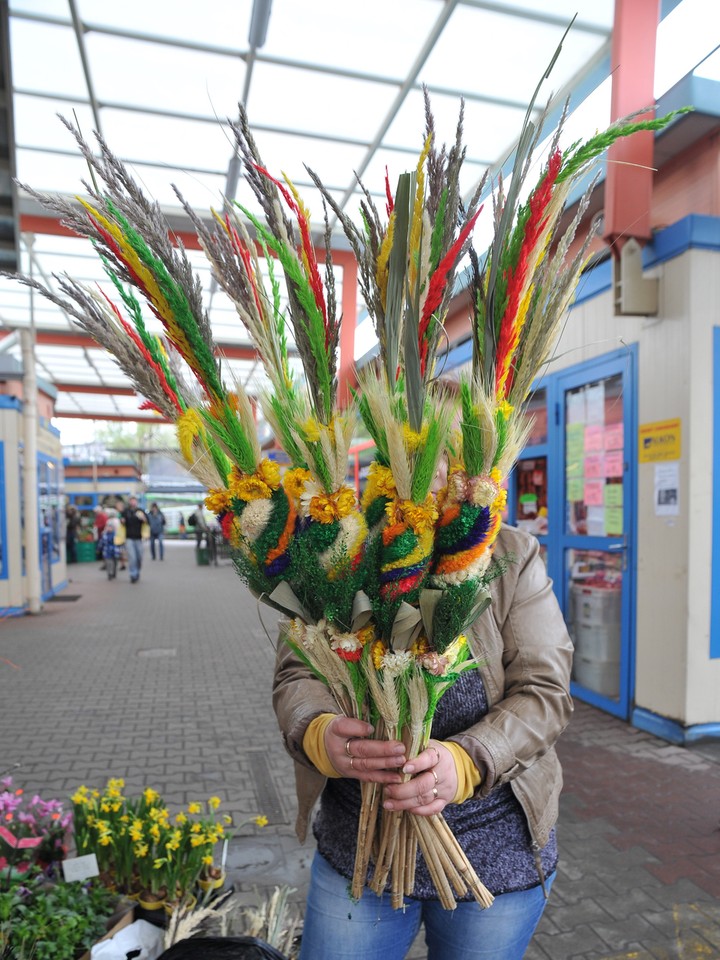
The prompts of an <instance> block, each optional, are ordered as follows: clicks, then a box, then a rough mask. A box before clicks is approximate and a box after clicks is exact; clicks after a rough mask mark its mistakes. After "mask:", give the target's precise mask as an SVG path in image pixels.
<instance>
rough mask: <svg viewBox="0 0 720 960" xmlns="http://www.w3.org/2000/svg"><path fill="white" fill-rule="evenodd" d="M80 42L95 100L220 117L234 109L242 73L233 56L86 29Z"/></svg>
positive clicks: (241, 83) (242, 70) (240, 91)
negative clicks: (83, 46)
mask: <svg viewBox="0 0 720 960" xmlns="http://www.w3.org/2000/svg"><path fill="white" fill-rule="evenodd" d="M85 44H86V47H87V52H88V59H89V62H90V69H91V71H92V75H93V80H94V84H95V93H96V95H97V97H98V98H99V99H100V100H113V101H116V102H117V101H120V102H122V103H129V104H133V105H135V106H140V107H153V108H155V109H164V110H182V111H183V112H190V113H201V114H203V115H209V116H212V115H213V113H217V115H218V116H219V117H222V118H224V117H225V116H227V115H230V116H234V115H235V114H236V112H237V102H238V100H239V98H240V96H241V94H242V89H243V78H244V76H245V65H244V64H243V62H242V61H241V60H240V58H239V57H238V58H237V59H235V58H232V57H224V56H220V55H219V54H210V53H201V52H199V51H197V50H188V49H183V48H179V47H170V46H167V45H165V44H160V43H146V42H141V41H139V40H129V39H125V38H123V37H112V36H108V35H106V34H100V33H88V34H86V36H85Z"/></svg>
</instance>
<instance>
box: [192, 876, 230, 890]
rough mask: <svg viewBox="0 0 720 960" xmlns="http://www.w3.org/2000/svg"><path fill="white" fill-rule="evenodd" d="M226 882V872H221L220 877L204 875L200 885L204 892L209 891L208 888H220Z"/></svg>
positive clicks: (199, 881)
mask: <svg viewBox="0 0 720 960" xmlns="http://www.w3.org/2000/svg"><path fill="white" fill-rule="evenodd" d="M224 883H225V874H224V873H221V874H220V876H219V877H204V878H203V879H202V880H198V885H199V887H200V889H201V890H202V891H203V893H207V892H208V890H219V889H220V887H222V886H223V885H224Z"/></svg>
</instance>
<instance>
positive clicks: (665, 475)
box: [655, 461, 680, 517]
mask: <svg viewBox="0 0 720 960" xmlns="http://www.w3.org/2000/svg"><path fill="white" fill-rule="evenodd" d="M679 513H680V464H679V463H677V461H674V462H672V463H656V464H655V516H656V517H676V516H677V515H678V514H679Z"/></svg>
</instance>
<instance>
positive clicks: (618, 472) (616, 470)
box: [585, 450, 625, 477]
mask: <svg viewBox="0 0 720 960" xmlns="http://www.w3.org/2000/svg"><path fill="white" fill-rule="evenodd" d="M585 464H586V466H587V460H586V461H585ZM624 468H625V461H624V459H623V452H622V450H608V451H607V453H606V454H605V476H606V477H621V476H622V475H623V470H624ZM588 476H589V474H588Z"/></svg>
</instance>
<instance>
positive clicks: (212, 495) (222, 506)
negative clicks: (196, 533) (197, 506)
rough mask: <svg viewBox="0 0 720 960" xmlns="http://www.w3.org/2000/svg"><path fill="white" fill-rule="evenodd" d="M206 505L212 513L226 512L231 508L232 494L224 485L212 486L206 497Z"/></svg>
mask: <svg viewBox="0 0 720 960" xmlns="http://www.w3.org/2000/svg"><path fill="white" fill-rule="evenodd" d="M205 506H206V507H207V509H208V510H209V511H210V512H211V513H225V512H226V511H227V510H229V509H230V495H229V493H228V492H227V490H225V488H224V487H223V488H221V487H212V488H211V489H210V490H209V491H208V494H207V496H206V497H205Z"/></svg>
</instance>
